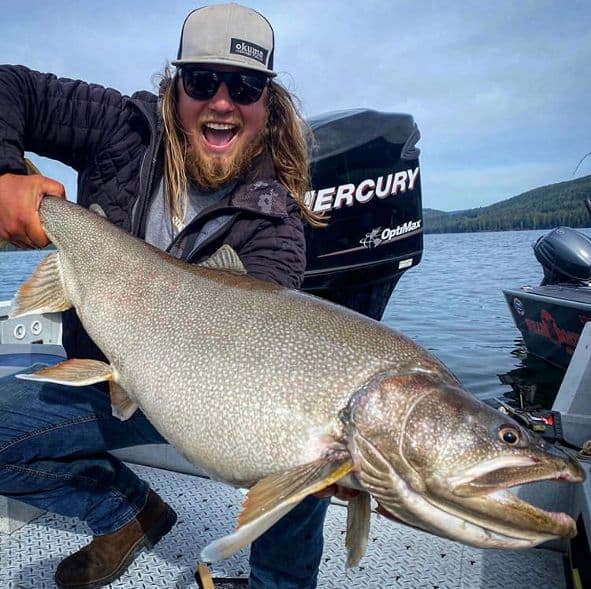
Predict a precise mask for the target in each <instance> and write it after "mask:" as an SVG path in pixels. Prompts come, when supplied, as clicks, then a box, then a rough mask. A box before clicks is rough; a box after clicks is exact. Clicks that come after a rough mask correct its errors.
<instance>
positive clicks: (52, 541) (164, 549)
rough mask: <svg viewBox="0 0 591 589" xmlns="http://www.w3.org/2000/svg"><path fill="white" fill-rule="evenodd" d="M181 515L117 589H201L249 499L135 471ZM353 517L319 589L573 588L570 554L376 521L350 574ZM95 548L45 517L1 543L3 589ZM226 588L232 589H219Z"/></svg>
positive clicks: (243, 570)
mask: <svg viewBox="0 0 591 589" xmlns="http://www.w3.org/2000/svg"><path fill="white" fill-rule="evenodd" d="M130 466H132V468H133V469H134V470H135V471H136V472H137V473H138V474H139V475H140V476H141V477H143V478H144V479H146V480H148V481H149V482H150V485H151V486H152V487H153V488H154V489H156V490H157V491H158V492H159V493H160V494H161V495H162V497H163V498H164V499H165V500H166V501H168V502H169V503H170V504H171V505H172V506H173V507H174V508H175V510H176V511H177V512H178V515H179V520H178V523H177V525H176V526H175V527H174V528H173V530H172V532H171V533H170V534H168V535H167V536H166V537H165V538H164V539H163V540H162V541H161V542H160V543H159V544H158V545H157V546H156V547H155V548H154V550H152V551H150V552H142V554H141V555H140V556H139V557H138V558H137V559H136V561H135V563H134V564H133V565H132V566H131V568H130V570H129V571H128V573H127V574H126V575H125V576H124V577H123V578H122V579H120V580H119V581H117V582H115V583H112V584H111V585H110V587H111V588H112V589H156V588H157V589H181V588H182V589H196V588H197V583H196V582H195V581H194V579H193V572H194V570H195V568H196V565H197V559H198V555H199V550H200V549H201V548H202V547H203V546H204V545H205V544H206V543H208V542H209V541H211V540H213V539H214V538H216V537H219V536H220V535H222V534H225V533H227V532H228V531H229V530H230V529H231V528H232V526H233V522H234V518H235V516H236V514H237V513H238V511H239V505H240V501H241V499H242V494H241V493H240V492H239V491H236V490H234V489H231V488H229V487H227V486H226V485H222V484H220V483H216V482H213V481H210V480H207V479H201V478H198V477H193V476H190V475H184V474H178V473H174V472H170V471H165V470H160V469H154V468H148V467H144V466H136V465H130ZM345 525H346V511H345V509H344V508H343V507H342V506H340V505H333V506H331V508H330V509H329V511H328V516H327V522H326V526H325V538H326V543H325V551H324V555H323V559H322V564H321V569H320V577H319V582H318V589H352V588H355V589H419V588H420V589H565V588H566V584H565V581H564V570H563V564H562V555H561V554H560V553H557V552H553V551H549V550H544V549H530V550H525V551H501V550H478V549H475V548H469V547H467V546H463V545H461V544H458V543H456V542H451V541H449V540H444V539H441V538H437V537H435V536H430V535H427V534H424V533H422V532H419V531H416V530H413V529H411V528H408V527H406V526H400V525H396V524H393V523H392V522H389V521H386V520H385V519H384V518H378V517H376V516H373V517H372V527H371V532H370V540H369V546H368V550H367V553H366V555H365V557H364V558H363V559H362V561H361V563H360V566H359V567H358V568H356V569H353V570H351V571H345V569H344V562H345V548H344V532H345ZM88 541H89V536H88V530H87V529H86V527H85V526H84V525H83V524H81V523H79V522H77V521H75V520H72V519H67V518H63V517H60V516H56V515H53V514H45V515H42V516H40V517H39V518H37V519H36V520H34V521H33V522H31V523H30V524H28V525H26V526H25V527H23V528H21V529H20V530H17V531H15V532H13V533H12V534H11V535H0V562H1V563H2V566H0V588H1V589H53V588H55V585H54V583H53V571H54V569H55V567H56V566H57V564H58V563H59V561H60V560H61V559H62V558H64V557H65V556H67V555H68V554H70V553H71V552H74V551H75V550H77V549H78V548H79V547H81V546H83V545H84V544H86V543H87V542H88ZM213 573H214V577H217V578H218V579H221V578H223V577H224V576H229V577H244V576H246V575H247V574H248V558H247V551H246V550H242V551H240V552H239V553H237V554H235V555H234V556H232V557H231V558H230V559H228V560H226V561H223V562H219V563H216V564H215V565H214V567H213ZM219 587H223V589H232V587H231V584H228V583H223V584H222V583H221V582H220V583H219Z"/></svg>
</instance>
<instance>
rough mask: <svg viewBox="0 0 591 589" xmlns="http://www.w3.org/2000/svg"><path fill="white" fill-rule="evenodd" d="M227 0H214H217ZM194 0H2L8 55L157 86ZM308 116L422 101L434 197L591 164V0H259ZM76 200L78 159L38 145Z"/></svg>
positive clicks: (485, 191)
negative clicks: (67, 161) (67, 160)
mask: <svg viewBox="0 0 591 589" xmlns="http://www.w3.org/2000/svg"><path fill="white" fill-rule="evenodd" d="M211 3H212V4H213V3H216V2H211ZM201 5H202V4H200V3H196V2H189V1H184V0H166V1H163V0H118V1H113V0H102V1H101V2H95V1H93V0H86V1H84V2H80V1H79V0H52V1H44V0H36V1H33V0H19V2H16V1H15V0H0V10H2V14H3V18H2V21H1V23H0V63H12V64H23V65H27V66H29V67H31V68H33V69H36V70H39V71H43V72H52V73H55V74H56V75H58V76H63V77H68V78H80V79H83V80H86V81H89V82H94V83H98V84H103V85H106V86H111V87H113V88H116V89H118V90H120V91H121V92H123V93H125V94H130V93H133V92H134V91H136V90H140V89H145V90H154V88H155V86H154V74H157V73H158V72H160V71H161V70H162V69H163V67H164V65H165V63H166V62H167V61H170V60H172V59H174V58H175V57H176V52H177V48H178V41H179V35H180V29H181V25H182V23H183V20H184V18H185V16H186V15H187V14H188V13H189V12H190V11H191V10H193V9H194V8H197V7H198V6H201ZM247 5H248V6H250V7H252V8H255V9H256V10H258V11H259V12H261V13H262V14H264V15H265V16H266V17H267V18H268V20H269V21H270V22H271V24H272V25H273V28H274V30H275V43H276V49H275V70H276V71H278V72H279V81H280V82H282V83H283V84H284V85H285V86H287V88H288V89H289V90H290V91H291V92H293V93H294V94H295V95H296V96H297V97H298V98H299V100H300V103H301V108H302V111H303V113H304V115H305V116H313V115H318V114H322V113H325V112H329V111H334V110H343V109H353V108H371V109H374V110H379V111H385V112H401V113H409V114H411V115H413V117H414V119H415V121H416V123H417V125H418V127H419V130H420V132H421V140H420V142H419V144H418V146H419V147H420V149H421V157H420V165H421V181H422V193H423V206H424V207H430V208H436V209H440V210H445V211H450V210H460V209H467V208H473V207H480V206H486V205H489V204H492V203H494V202H498V201H501V200H504V199H506V198H509V197H511V196H514V195H516V194H520V193H521V192H524V191H526V190H530V189H532V188H536V187H538V186H543V185H545V184H552V183H555V182H562V181H565V180H570V179H573V178H575V177H581V176H585V175H588V174H591V156H589V157H588V158H586V159H584V160H583V162H582V163H581V164H580V165H579V167H578V170H577V172H576V174H575V173H574V172H575V168H576V167H577V165H578V164H579V162H580V161H581V159H582V158H584V156H585V155H586V154H587V153H589V152H591V71H590V70H591V1H589V0H495V1H492V2H491V1H486V2H485V1H478V0H473V1H471V0H464V1H460V0H456V1H451V0H450V1H445V0H442V1H435V0H433V1H428V0H424V1H423V0H415V1H414V2H409V1H408V0H405V1H399V0H364V1H362V2H360V1H358V0H348V1H346V2H345V1H343V0H337V1H333V0H325V1H319V0H318V1H313V0H298V1H293V0H290V1H289V2H285V1H283V0H261V1H258V0H251V1H250V2H248V4H247ZM35 162H36V163H38V165H40V166H41V170H42V172H43V173H44V174H45V175H47V176H51V177H53V178H55V179H57V180H60V181H61V182H63V183H64V184H65V185H66V189H67V193H68V196H69V198H71V199H75V185H76V184H75V182H76V181H75V174H74V173H73V172H72V171H71V170H70V169H69V168H66V167H65V166H62V165H61V164H55V163H53V162H50V161H49V160H44V159H39V158H36V159H35Z"/></svg>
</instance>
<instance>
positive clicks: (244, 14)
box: [172, 3, 276, 76]
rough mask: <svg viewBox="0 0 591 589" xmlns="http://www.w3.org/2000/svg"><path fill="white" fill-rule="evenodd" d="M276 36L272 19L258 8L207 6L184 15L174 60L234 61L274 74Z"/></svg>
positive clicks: (228, 5) (224, 5)
mask: <svg viewBox="0 0 591 589" xmlns="http://www.w3.org/2000/svg"><path fill="white" fill-rule="evenodd" d="M273 37H274V35H273V28H272V27H271V25H270V23H269V21H268V20H267V19H266V18H265V17H264V16H262V15H261V14H259V13H258V12H257V11H256V10H252V9H251V8H247V7H245V6H241V5H240V4H234V3H232V4H218V5H215V6H204V7H202V8H198V9H197V10H193V12H191V13H190V14H189V15H188V16H187V18H186V19H185V22H184V23H183V29H182V32H181V41H180V44H179V51H178V55H177V59H176V60H175V61H173V62H172V64H173V65H176V66H182V65H185V64H191V63H207V64H220V65H231V66H235V67H241V68H248V69H251V70H257V71H261V72H265V73H266V74H268V75H269V76H275V75H276V73H275V72H274V71H273V50H274V38H273Z"/></svg>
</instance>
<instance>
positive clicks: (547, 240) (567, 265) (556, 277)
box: [533, 227, 591, 285]
mask: <svg viewBox="0 0 591 589" xmlns="http://www.w3.org/2000/svg"><path fill="white" fill-rule="evenodd" d="M533 248H534V253H535V255H536V258H537V260H538V262H540V264H541V265H542V268H543V269H544V280H543V281H542V285H545V284H559V283H569V284H581V285H588V284H589V283H590V282H591V239H589V237H587V236H586V235H584V234H583V233H581V232H580V231H576V230H575V229H571V228H570V227H556V229H553V230H552V231H550V233H547V234H546V235H543V236H542V237H540V238H539V239H538V240H537V241H536V243H535V244H534V246H533Z"/></svg>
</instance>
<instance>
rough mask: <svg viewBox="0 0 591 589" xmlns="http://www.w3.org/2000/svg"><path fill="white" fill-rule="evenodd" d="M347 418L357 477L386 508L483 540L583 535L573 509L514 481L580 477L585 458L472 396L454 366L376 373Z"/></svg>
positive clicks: (491, 543)
mask: <svg viewBox="0 0 591 589" xmlns="http://www.w3.org/2000/svg"><path fill="white" fill-rule="evenodd" d="M342 417H343V421H344V423H345V427H346V430H347V432H348V443H349V450H350V452H351V455H352V456H353V460H354V463H355V470H356V476H357V477H358V480H359V482H360V483H361V485H362V486H363V487H364V488H365V489H366V490H368V491H369V492H370V493H371V494H372V495H373V496H374V498H375V499H376V500H377V502H378V503H379V505H380V508H381V511H382V512H387V513H388V514H391V515H392V516H393V517H394V518H396V519H399V520H402V521H403V522H406V523H408V524H410V525H412V526H415V527H418V528H421V529H424V530H426V531H429V532H432V533H434V534H437V535H440V536H445V537H449V538H452V539H455V540H459V541H462V542H464V543H466V544H470V545H473V546H478V547H495V548H529V547H532V546H535V545H537V544H540V543H541V542H545V541H547V540H551V539H554V538H569V537H573V536H574V535H575V534H576V524H575V522H574V521H573V519H572V518H571V517H570V516H568V515H567V514H564V513H554V512H550V511H544V510H543V509H540V508H538V507H535V506H534V505H531V504H530V503H527V502H526V501H524V500H522V499H520V498H518V497H517V496H516V495H515V494H513V493H511V492H510V491H509V490H508V489H509V488H511V487H515V486H517V485H522V484H527V483H532V482H536V481H542V480H556V481H567V482H579V481H582V480H584V478H585V473H584V471H583V469H582V468H581V466H580V465H579V464H578V462H577V461H576V460H575V459H573V458H571V457H570V456H569V455H567V454H566V453H565V452H563V451H560V450H559V449H557V448H554V447H553V446H551V445H549V444H548V443H546V442H545V441H544V440H543V439H542V438H541V437H540V436H538V435H537V434H534V433H533V432H531V431H529V430H528V429H526V428H525V427H523V426H522V425H521V424H519V423H517V422H516V421H515V420H513V419H511V418H510V417H508V416H506V415H504V414H502V413H501V412H499V411H497V410H496V409H494V408H492V407H490V406H488V405H486V404H485V403H483V402H481V401H479V400H478V399H476V398H474V397H473V396H472V395H470V394H469V393H467V392H466V391H464V390H463V389H462V388H461V386H460V385H459V383H458V382H457V381H456V380H455V379H453V378H450V377H449V373H446V372H439V371H438V370H433V369H431V368H430V369H427V370H422V369H412V370H409V371H408V373H405V374H400V373H397V374H392V373H388V374H382V375H379V376H378V377H376V378H374V379H373V380H372V381H371V382H370V383H368V384H367V385H366V386H365V387H364V388H363V389H361V390H360V391H358V393H357V394H356V395H354V396H353V398H352V399H351V402H350V404H349V407H348V408H347V410H346V411H345V412H343V415H342Z"/></svg>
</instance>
